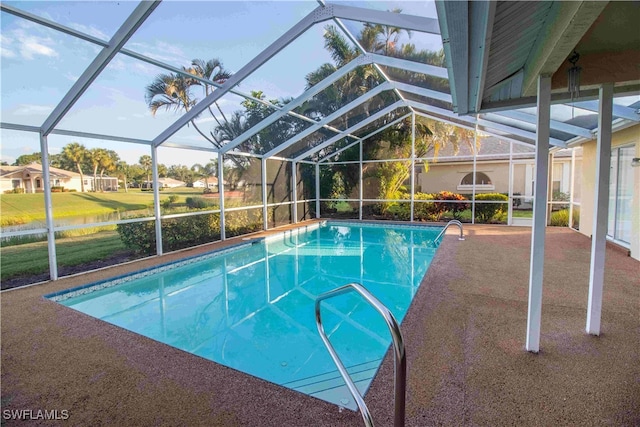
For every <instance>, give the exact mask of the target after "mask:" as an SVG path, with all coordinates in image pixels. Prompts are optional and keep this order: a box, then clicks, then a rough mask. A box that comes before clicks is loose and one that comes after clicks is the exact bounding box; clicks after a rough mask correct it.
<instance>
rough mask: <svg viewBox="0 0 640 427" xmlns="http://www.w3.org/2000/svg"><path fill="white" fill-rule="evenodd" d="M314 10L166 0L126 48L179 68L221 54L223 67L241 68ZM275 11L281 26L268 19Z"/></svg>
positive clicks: (292, 5)
mask: <svg viewBox="0 0 640 427" xmlns="http://www.w3.org/2000/svg"><path fill="white" fill-rule="evenodd" d="M125 4H128V2H125ZM314 8H315V5H314V4H309V3H306V2H294V3H289V4H287V3H271V2H269V3H263V2H218V1H216V2H190V3H182V2H172V1H169V2H162V3H160V5H159V6H158V7H157V8H156V10H155V11H154V12H153V14H152V15H151V16H149V17H148V18H147V19H146V21H145V22H144V23H143V24H142V26H141V27H140V28H139V29H138V30H137V31H136V33H135V34H134V35H133V36H132V37H131V39H130V40H129V41H128V43H127V44H126V45H125V47H126V48H127V49H130V50H133V51H135V52H138V53H141V54H143V55H147V56H149V57H151V58H154V59H157V60H159V61H163V62H166V63H168V64H171V65H173V66H176V67H181V66H187V65H188V64H189V63H190V62H191V60H193V59H194V58H199V59H203V60H205V61H206V60H209V59H213V58H218V59H220V60H221V61H222V62H223V65H224V68H225V69H227V70H239V69H240V68H241V67H242V66H244V65H245V64H246V63H248V62H249V61H250V60H251V59H252V58H254V57H255V56H256V55H257V54H259V53H260V52H261V51H262V50H264V49H265V48H266V47H267V46H268V45H269V44H270V43H272V42H273V41H275V40H276V39H277V38H278V37H280V36H281V35H282V33H283V32H284V31H285V29H287V28H290V27H291V26H293V25H294V24H295V23H297V22H298V21H299V20H300V19H301V18H302V17H304V16H305V15H306V14H308V13H309V12H311V11H312V10H313V9H314ZM274 14H277V16H278V25H273V23H272V21H270V20H268V19H264V17H265V16H274ZM240 29H242V30H240Z"/></svg>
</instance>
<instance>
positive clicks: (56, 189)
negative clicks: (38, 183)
mask: <svg viewBox="0 0 640 427" xmlns="http://www.w3.org/2000/svg"><path fill="white" fill-rule="evenodd" d="M63 191H64V187H63V186H61V185H53V186H51V192H52V193H62V192H63Z"/></svg>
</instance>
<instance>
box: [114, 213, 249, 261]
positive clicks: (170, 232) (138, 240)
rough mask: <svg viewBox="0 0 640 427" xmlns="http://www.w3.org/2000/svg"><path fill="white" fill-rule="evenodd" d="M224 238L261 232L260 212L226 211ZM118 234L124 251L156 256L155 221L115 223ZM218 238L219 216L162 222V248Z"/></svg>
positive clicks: (186, 245)
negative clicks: (124, 247)
mask: <svg viewBox="0 0 640 427" xmlns="http://www.w3.org/2000/svg"><path fill="white" fill-rule="evenodd" d="M225 226H226V233H227V237H233V236H237V235H241V234H247V233H251V232H253V231H258V230H261V229H262V209H259V210H255V209H254V210H252V211H249V210H239V211H233V212H228V213H227V217H226V218H225ZM117 228H118V234H119V235H120V239H121V240H122V242H123V243H124V244H125V246H127V248H129V249H131V250H133V251H135V252H138V253H142V254H145V255H153V254H154V253H156V232H155V221H144V222H135V223H128V224H118V226H117ZM219 239H220V215H219V214H203V215H192V216H188V217H180V218H168V219H164V220H162V248H163V250H165V251H175V250H178V249H183V248H188V247H191V246H195V245H200V244H203V243H209V242H212V241H215V240H219Z"/></svg>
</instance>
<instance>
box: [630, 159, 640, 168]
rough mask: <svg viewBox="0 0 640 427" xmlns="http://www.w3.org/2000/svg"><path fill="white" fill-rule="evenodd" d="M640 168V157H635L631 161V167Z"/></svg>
mask: <svg viewBox="0 0 640 427" xmlns="http://www.w3.org/2000/svg"><path fill="white" fill-rule="evenodd" d="M638 166H640V157H634V158H633V159H631V167H634V168H635V167H638Z"/></svg>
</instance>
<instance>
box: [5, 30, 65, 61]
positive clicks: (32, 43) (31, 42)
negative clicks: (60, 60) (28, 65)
mask: <svg viewBox="0 0 640 427" xmlns="http://www.w3.org/2000/svg"><path fill="white" fill-rule="evenodd" d="M10 34H11V36H10V37H8V36H3V37H2V44H3V46H2V56H4V57H13V56H15V53H14V51H13V49H12V50H8V52H6V53H5V50H6V49H5V48H7V45H9V46H10V47H12V48H14V49H15V50H17V51H19V52H20V56H22V58H23V59H27V60H30V59H34V58H35V57H36V56H38V55H40V56H48V57H56V56H58V52H57V51H56V50H55V49H54V46H55V42H54V41H53V39H51V38H50V37H39V36H36V35H34V34H31V33H27V31H25V30H24V29H17V30H14V31H12V32H10ZM6 55H9V56H6Z"/></svg>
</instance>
